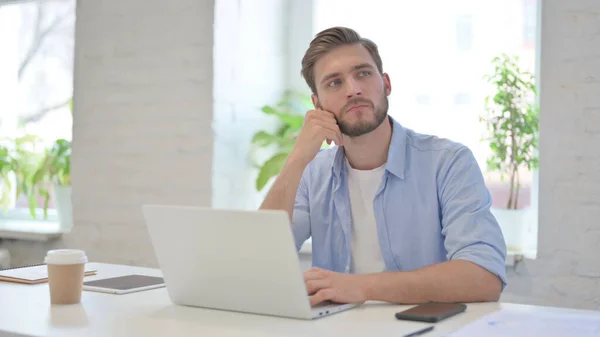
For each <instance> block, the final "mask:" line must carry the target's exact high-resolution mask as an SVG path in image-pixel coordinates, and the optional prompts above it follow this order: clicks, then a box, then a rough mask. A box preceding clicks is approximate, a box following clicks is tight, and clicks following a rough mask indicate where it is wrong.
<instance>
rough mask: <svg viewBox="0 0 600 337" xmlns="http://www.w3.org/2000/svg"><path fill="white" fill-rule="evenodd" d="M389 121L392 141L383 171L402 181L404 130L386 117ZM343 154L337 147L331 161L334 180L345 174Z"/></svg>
mask: <svg viewBox="0 0 600 337" xmlns="http://www.w3.org/2000/svg"><path fill="white" fill-rule="evenodd" d="M388 118H389V121H390V122H391V123H392V139H391V141H390V148H389V149H388V160H387V163H386V164H385V169H386V170H387V171H389V172H390V173H391V174H393V175H395V176H397V177H398V178H400V179H404V166H405V164H406V145H407V142H406V129H405V128H404V127H403V126H402V125H400V123H398V122H397V121H396V120H395V119H394V118H392V117H391V116H388ZM344 161H345V153H344V147H343V146H339V147H338V149H337V151H336V154H335V158H334V160H333V168H332V169H333V174H334V175H335V176H336V178H339V177H340V174H342V173H344V174H345V173H346V167H345V165H344Z"/></svg>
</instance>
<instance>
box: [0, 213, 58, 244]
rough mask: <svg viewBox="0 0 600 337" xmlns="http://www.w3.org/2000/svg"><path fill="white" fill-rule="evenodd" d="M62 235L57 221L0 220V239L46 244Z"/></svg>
mask: <svg viewBox="0 0 600 337" xmlns="http://www.w3.org/2000/svg"><path fill="white" fill-rule="evenodd" d="M62 234H63V231H62V229H61V228H60V223H59V222H58V221H40V220H22V219H6V218H4V219H2V218H0V239H14V240H26V241H39V242H46V241H50V240H54V239H57V238H59V237H61V236H62Z"/></svg>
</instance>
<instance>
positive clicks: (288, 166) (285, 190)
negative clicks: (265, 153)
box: [260, 157, 306, 220]
mask: <svg viewBox="0 0 600 337" xmlns="http://www.w3.org/2000/svg"><path fill="white" fill-rule="evenodd" d="M305 167H306V164H305V163H302V162H300V161H299V160H296V159H295V158H293V157H288V159H287V161H286V163H285V165H284V166H283V168H282V169H281V172H280V173H279V176H278V177H277V179H276V180H275V183H274V184H273V186H272V187H271V190H269V193H267V196H266V197H265V200H264V201H263V203H262V205H261V206H260V209H275V210H284V211H287V212H288V214H289V216H290V220H291V219H292V216H293V213H294V202H295V200H296V192H297V191H298V186H299V185H300V179H302V173H304V168H305Z"/></svg>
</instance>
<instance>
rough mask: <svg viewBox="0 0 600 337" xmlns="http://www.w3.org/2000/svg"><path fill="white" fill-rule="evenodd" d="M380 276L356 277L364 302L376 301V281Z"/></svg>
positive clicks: (378, 274) (363, 275) (365, 275)
mask: <svg viewBox="0 0 600 337" xmlns="http://www.w3.org/2000/svg"><path fill="white" fill-rule="evenodd" d="M381 276H382V273H377V274H362V275H358V277H359V287H360V289H361V292H362V294H363V296H364V297H365V301H372V300H375V299H376V297H377V295H376V289H377V280H378V279H379V278H380V277H381Z"/></svg>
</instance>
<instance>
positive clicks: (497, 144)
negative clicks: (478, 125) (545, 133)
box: [480, 54, 539, 251]
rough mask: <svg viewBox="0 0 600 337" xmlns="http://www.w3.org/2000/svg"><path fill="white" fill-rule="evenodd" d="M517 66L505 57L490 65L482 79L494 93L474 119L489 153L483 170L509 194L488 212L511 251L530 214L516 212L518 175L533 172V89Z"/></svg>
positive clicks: (535, 122)
mask: <svg viewBox="0 0 600 337" xmlns="http://www.w3.org/2000/svg"><path fill="white" fill-rule="evenodd" d="M518 62H519V58H518V57H511V56H508V55H506V54H502V55H501V56H498V57H495V58H494V59H493V60H492V65H493V68H494V71H493V72H492V73H491V74H488V75H486V76H485V77H484V79H485V80H486V81H487V82H488V83H489V84H490V85H491V86H492V87H493V88H494V92H493V94H491V95H490V96H488V97H486V99H485V109H484V111H483V113H482V115H481V116H480V121H481V122H483V123H484V124H485V126H486V131H487V132H486V136H485V138H484V139H485V140H486V141H487V142H488V143H489V147H490V150H491V155H490V156H489V158H488V159H487V168H488V171H493V172H497V173H499V174H500V178H501V181H502V182H504V183H507V184H508V189H509V195H508V201H507V203H506V206H505V207H503V208H498V207H493V208H492V212H493V213H494V216H495V217H496V219H497V220H498V223H499V224H500V226H501V228H502V231H503V234H504V237H505V240H506V243H507V246H508V249H509V250H513V251H519V250H522V249H523V246H524V243H523V238H524V236H525V234H526V233H527V229H528V226H527V225H528V224H527V215H528V213H529V211H530V209H529V208H528V207H522V205H521V203H520V201H521V200H519V192H520V189H521V181H520V179H519V170H521V169H527V170H529V171H532V170H535V169H537V167H538V157H537V146H538V128H539V117H538V114H539V108H538V106H537V104H536V97H537V90H536V86H535V80H534V76H533V74H531V73H529V72H526V71H522V69H521V68H520V66H519V64H518Z"/></svg>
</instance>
